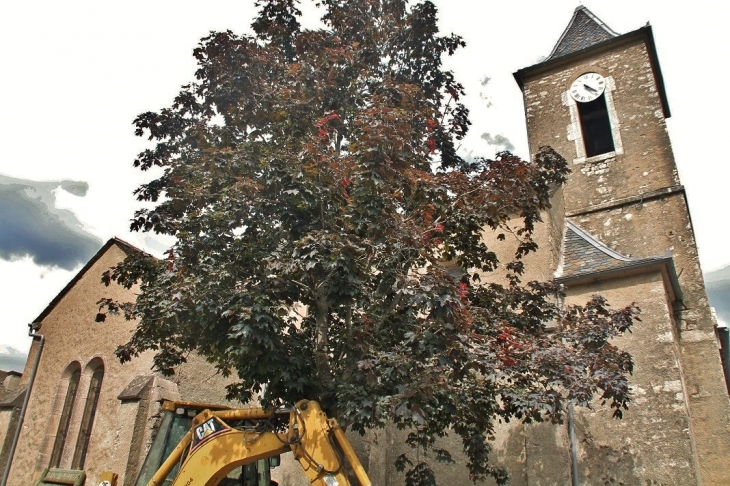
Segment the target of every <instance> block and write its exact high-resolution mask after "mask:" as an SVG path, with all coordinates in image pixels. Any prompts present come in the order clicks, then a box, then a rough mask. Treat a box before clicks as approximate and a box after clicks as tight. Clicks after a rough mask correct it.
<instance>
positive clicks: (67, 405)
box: [49, 363, 81, 467]
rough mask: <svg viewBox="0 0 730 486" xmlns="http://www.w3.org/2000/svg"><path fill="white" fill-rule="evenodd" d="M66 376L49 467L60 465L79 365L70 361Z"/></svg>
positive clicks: (76, 386) (75, 390)
mask: <svg viewBox="0 0 730 486" xmlns="http://www.w3.org/2000/svg"><path fill="white" fill-rule="evenodd" d="M68 373H70V376H69V375H68ZM65 374H66V376H68V386H67V387H66V397H65V398H64V401H63V409H61V419H60V421H59V422H58V429H57V431H56V439H55V440H54V442H53V452H51V461H50V463H49V467H60V464H61V457H62V456H63V449H64V446H65V445H66V438H67V436H68V429H69V426H70V425H71V415H72V413H73V409H74V403H75V402H76V392H77V390H78V387H79V379H80V378H81V366H80V365H79V364H78V363H72V364H71V365H69V367H68V368H67V369H66V373H65Z"/></svg>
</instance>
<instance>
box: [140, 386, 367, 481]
mask: <svg viewBox="0 0 730 486" xmlns="http://www.w3.org/2000/svg"><path fill="white" fill-rule="evenodd" d="M288 413H289V427H288V429H287V430H286V432H270V431H257V430H250V429H243V430H239V429H236V428H233V427H230V426H229V425H228V423H227V422H233V421H241V420H254V421H256V420H268V419H270V418H271V417H272V415H273V412H268V411H264V410H262V409H258V408H252V409H235V410H216V411H211V410H204V411H203V412H201V413H199V414H198V415H197V416H196V417H195V418H193V421H192V428H191V429H190V430H189V431H188V433H187V434H186V435H185V436H184V437H183V439H182V440H181V441H180V443H179V444H178V445H177V447H176V448H175V449H174V450H173V451H172V453H171V454H170V456H169V457H168V458H167V459H166V460H165V461H164V463H163V464H162V465H161V466H160V468H159V469H158V470H157V472H156V473H155V475H154V476H153V477H152V479H151V480H150V481H149V483H148V486H162V485H163V484H164V482H165V478H167V477H168V475H169V474H170V472H171V471H172V470H173V469H174V468H175V466H176V465H177V464H178V463H180V466H179V470H178V473H177V475H176V476H175V479H174V480H173V482H172V486H213V485H217V484H218V483H219V482H221V481H222V480H223V479H224V478H225V477H226V475H227V474H228V473H229V472H230V471H232V470H233V469H235V468H237V467H239V466H243V465H246V464H251V463H254V462H256V461H258V460H260V459H266V458H269V457H274V456H277V455H279V454H283V453H285V452H292V453H293V454H294V458H295V459H296V460H297V461H299V464H300V465H301V466H302V469H303V470H304V473H305V474H306V476H307V478H308V479H309V481H310V483H311V484H313V485H318V486H319V485H321V486H349V485H350V482H349V481H348V479H347V476H346V475H345V464H344V463H345V460H346V461H347V462H348V463H349V464H350V467H351V468H352V470H353V472H354V474H355V477H356V478H357V480H358V481H359V483H360V485H361V486H371V482H370V479H369V478H368V475H367V473H366V472H365V469H364V468H363V467H362V464H361V463H360V461H359V459H358V458H357V455H356V454H355V451H354V450H353V448H352V445H351V444H350V441H349V440H348V439H347V437H346V436H345V433H344V431H343V430H342V429H341V428H340V427H339V425H338V424H337V421H336V420H335V419H330V418H327V416H326V415H325V413H324V412H323V411H322V409H321V408H320V406H319V404H318V403H317V402H314V401H308V400H302V401H300V402H298V403H297V404H296V405H295V406H294V407H293V408H292V409H291V410H288ZM333 442H336V443H337V446H338V447H339V449H338V448H337V447H335V446H334V444H333ZM340 451H341V453H340ZM343 456H344V457H343ZM168 484H169V482H168Z"/></svg>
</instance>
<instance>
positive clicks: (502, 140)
mask: <svg viewBox="0 0 730 486" xmlns="http://www.w3.org/2000/svg"><path fill="white" fill-rule="evenodd" d="M482 139H483V140H486V142H487V143H488V144H489V145H492V146H495V147H497V148H499V149H501V150H509V151H510V152H513V151H514V150H515V146H514V145H512V142H510V141H509V138H507V137H505V136H504V135H500V134H497V135H494V136H492V134H491V133H482Z"/></svg>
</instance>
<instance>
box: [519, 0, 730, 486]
mask: <svg viewBox="0 0 730 486" xmlns="http://www.w3.org/2000/svg"><path fill="white" fill-rule="evenodd" d="M514 77H515V79H516V81H517V83H518V85H519V86H520V88H521V90H522V92H523V96H524V105H525V116H526V123H527V131H528V139H529V145H530V151H531V153H535V152H537V150H538V149H539V147H541V146H545V145H549V146H551V147H553V148H554V149H555V150H556V151H557V152H558V153H560V154H561V155H563V157H565V159H566V160H568V163H569V164H570V166H571V169H572V173H571V174H570V176H569V179H568V182H567V183H566V185H565V186H564V188H563V190H562V191H558V193H556V197H557V198H560V201H557V202H556V204H555V205H554V206H555V207H560V208H561V214H560V215H559V216H557V217H558V218H561V219H562V225H563V228H564V230H563V238H562V241H557V239H556V241H555V242H554V243H553V244H554V246H556V247H557V246H559V248H556V252H557V253H558V254H560V255H561V257H560V258H561V260H560V263H559V264H558V265H557V268H555V273H554V275H555V277H556V279H557V280H558V281H559V282H562V283H565V285H566V287H567V289H568V290H567V292H568V299H570V298H571V295H573V296H575V297H576V298H578V296H580V297H585V296H586V295H590V294H591V293H605V292H608V293H611V296H609V302H611V303H612V304H613V305H614V306H620V305H624V304H625V303H626V302H625V301H623V302H622V301H621V300H622V299H630V300H628V302H631V301H632V300H633V301H636V303H637V304H638V305H639V307H641V308H642V311H645V313H644V315H642V322H641V323H638V324H637V326H636V328H635V332H634V334H633V335H631V336H629V337H628V338H626V344H625V346H626V347H627V348H630V352H631V353H632V355H633V356H634V360H635V363H636V370H635V374H634V380H632V383H633V384H634V386H635V394H634V402H633V406H632V407H631V408H630V410H629V411H628V412H627V419H624V420H628V421H629V422H628V423H629V424H635V426H634V425H630V426H629V429H630V430H626V428H625V427H624V429H623V430H624V432H621V430H622V429H621V427H620V426H617V425H614V424H606V426H605V427H604V426H603V425H596V424H597V423H596V422H591V420H593V419H591V418H590V417H588V415H589V414H586V415H584V419H585V423H586V424H589V423H592V424H593V425H586V429H585V430H584V433H585V434H586V437H589V436H590V437H594V438H595V437H599V436H600V433H601V429H603V430H606V431H610V433H608V432H607V433H606V435H605V440H606V444H609V443H610V441H611V440H613V441H614V442H615V444H618V443H621V444H623V445H624V446H625V447H626V448H627V449H625V450H627V451H628V450H631V451H632V452H631V454H632V455H633V456H632V457H633V460H638V457H639V455H640V454H643V455H644V456H645V457H648V456H651V455H652V454H654V456H652V457H653V459H652V460H651V463H652V464H654V465H656V464H657V463H661V462H662V461H664V462H666V464H669V463H673V464H680V463H681V464H684V466H682V468H683V471H684V472H683V474H685V473H686V475H685V476H682V477H683V478H685V479H683V480H681V481H680V480H679V479H676V480H677V481H680V483H681V484H692V483H695V484H705V485H707V484H727V483H726V481H727V480H728V479H727V477H728V476H727V473H726V470H727V466H726V463H727V458H728V457H730V405H729V404H728V389H727V387H726V382H725V377H724V375H723V371H722V365H721V362H720V355H719V351H718V349H719V346H718V343H717V338H716V332H715V320H714V318H713V316H712V313H711V310H710V308H709V306H708V302H707V296H706V293H705V287H704V282H703V278H702V272H701V270H700V265H699V258H698V254H697V247H696V244H695V239H694V233H693V229H692V221H691V217H690V213H689V206H688V203H687V196H686V194H685V189H684V187H683V186H682V185H681V183H680V181H679V176H678V174H677V169H676V165H675V160H674V154H673V152H672V147H671V143H670V140H669V134H668V132H667V127H666V119H667V118H669V116H670V110H669V104H668V100H667V95H666V92H665V89H664V81H663V79H662V73H661V69H660V66H659V60H658V58H657V52H656V48H655V45H654V37H653V34H652V29H651V26H649V25H648V24H647V25H646V26H645V27H641V28H639V29H637V30H634V31H632V32H629V33H626V34H618V33H617V32H614V31H613V30H611V29H610V28H609V27H608V26H607V25H606V24H605V23H603V22H602V21H601V20H600V19H598V18H597V17H596V16H595V15H594V14H593V13H592V12H590V11H589V10H588V9H587V8H585V7H584V6H580V7H578V8H577V9H576V10H575V12H574V13H573V17H572V18H571V20H570V23H569V24H568V26H567V28H566V29H565V31H564V32H563V34H562V35H561V37H560V39H559V40H558V42H557V44H556V45H555V47H554V48H553V50H552V52H551V53H550V55H549V56H548V57H547V58H546V59H545V60H544V61H542V62H540V63H539V64H536V65H533V66H530V67H527V68H524V69H521V70H519V71H517V72H516V73H515V74H514ZM562 208H564V210H562ZM551 217H552V218H553V219H555V217H556V216H555V215H551ZM553 224H555V221H553ZM652 272H654V273H652ZM652 275H654V276H652ZM632 279H633V280H632ZM637 279H644V280H641V282H640V281H639V280H637ZM652 279H653V280H652ZM652 282H654V283H657V282H663V284H662V286H661V288H660V287H652V285H654V284H653V283H652ZM640 288H642V289H645V290H646V292H647V293H642V292H643V291H640V290H639V289H640ZM622 289H623V290H622ZM662 289H663V290H662ZM660 291H662V292H664V296H663V299H664V300H665V304H666V306H665V307H664V308H663V309H662V305H659V304H657V303H652V302H654V301H653V300H652V299H654V297H656V295H657V293H658V292H660ZM615 299H618V300H619V302H614V300H615ZM639 336H640V337H639ZM632 340H633V341H632ZM670 394H671V395H672V396H670ZM639 417H641V418H640V419H639ZM632 421H633V422H632ZM614 422H615V421H614ZM619 422H620V421H619ZM651 422H654V424H655V425H654V426H649V425H647V424H649V423H651ZM590 427H593V429H591V428H590ZM652 427H653V428H652ZM673 429H676V430H673ZM591 430H594V432H591ZM612 434H613V438H612V437H611V435H612ZM621 434H624V436H623V437H622V435H621ZM627 434H628V435H627ZM615 444H614V445H615ZM638 444H646V446H645V447H644V448H642V447H643V446H642V447H639V446H638ZM652 444H653V445H652ZM614 445H608V446H606V447H614ZM652 447H655V448H662V449H663V450H664V452H662V453H658V452H657V451H654V452H652ZM616 450H617V449H616ZM669 450H671V451H672V453H669V452H668V451H669ZM655 452H656V454H655ZM590 454H591V453H589V452H586V451H583V455H582V457H583V459H584V460H585V464H582V465H581V468H582V469H581V473H580V475H581V476H580V478H579V479H580V481H579V482H580V483H581V484H584V483H586V484H588V483H591V482H592V481H593V479H591V477H590V472H589V470H590V468H591V467H592V466H591V464H589V461H590V457H589V456H590ZM595 454H597V456H596V457H595V458H594V459H595V461H596V462H595V463H594V464H593V465H594V466H595V467H599V466H597V464H599V463H600V462H601V460H603V461H604V463H605V460H606V457H603V458H601V457H599V456H600V453H599V452H595ZM672 454H673V455H672ZM614 455H615V454H614ZM612 457H613V456H612ZM609 459H610V458H609ZM632 464H633V465H632V466H631V467H632V468H633V470H634V471H638V470H640V469H641V468H644V469H641V470H644V471H649V469H647V468H651V467H653V466H652V465H650V464H648V462H647V464H646V465H640V466H637V465H636V463H635V462H634V463H632ZM595 467H594V471H595ZM604 467H605V464H604ZM666 467H667V469H666V471H669V469H671V468H670V467H669V466H666ZM628 470H629V469H627V471H628ZM626 474H627V475H629V476H627V477H624V478H623V480H625V482H626V481H628V482H629V483H631V481H633V480H637V481H638V480H639V479H641V481H642V482H641V483H642V484H644V482H643V481H645V480H655V481H660V482H661V481H663V480H662V479H660V478H662V477H664V476H662V474H663V473H662V472H661V471H660V469H656V470H653V471H649V472H645V473H641V474H639V473H636V474H638V476H636V475H632V474H634V473H629V472H627V473H626ZM667 474H668V473H667ZM672 474H675V473H671V474H669V475H668V476H666V477H665V478H666V479H667V480H668V483H672V482H673V481H672V480H669V479H670V477H671V476H672ZM617 479H619V478H617ZM680 483H676V482H675V484H680ZM646 484H659V483H646Z"/></svg>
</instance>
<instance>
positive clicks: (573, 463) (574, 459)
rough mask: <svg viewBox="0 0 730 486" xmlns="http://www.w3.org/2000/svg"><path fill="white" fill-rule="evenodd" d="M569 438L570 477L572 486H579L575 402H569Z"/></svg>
mask: <svg viewBox="0 0 730 486" xmlns="http://www.w3.org/2000/svg"><path fill="white" fill-rule="evenodd" d="M568 436H569V437H570V476H571V485H572V486H578V451H577V450H576V447H575V422H574V418H573V400H570V401H568Z"/></svg>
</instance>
